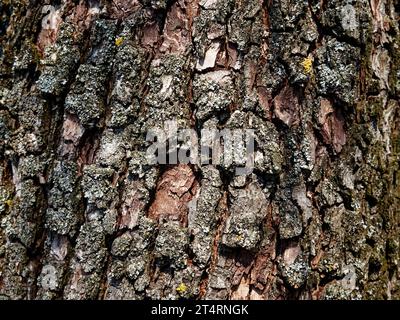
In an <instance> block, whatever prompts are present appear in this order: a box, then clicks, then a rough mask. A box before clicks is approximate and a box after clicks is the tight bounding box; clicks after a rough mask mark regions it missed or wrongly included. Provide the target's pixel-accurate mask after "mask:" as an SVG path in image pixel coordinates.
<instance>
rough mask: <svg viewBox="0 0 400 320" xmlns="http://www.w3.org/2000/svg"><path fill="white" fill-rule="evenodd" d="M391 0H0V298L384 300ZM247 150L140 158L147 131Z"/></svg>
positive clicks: (392, 169)
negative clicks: (190, 131)
mask: <svg viewBox="0 0 400 320" xmlns="http://www.w3.org/2000/svg"><path fill="white" fill-rule="evenodd" d="M399 12H400V5H399V2H398V1H395V0H369V1H368V0H347V1H346V0H332V1H331V0H329V1H328V0H308V1H302V0H265V1H262V0H171V1H169V0H114V1H103V0H92V1H91V0H88V1H83V0H81V1H78V0H58V1H38V0H31V1H27V0H1V3H0V17H1V21H0V43H1V47H0V59H1V65H0V218H1V229H0V295H1V297H3V298H11V299H60V298H62V299H143V298H151V299H153V298H161V299H177V298H200V299H208V298H216V299H356V298H367V299H370V298H377V299H399V298H400V262H399V258H400V257H399V254H400V243H399V241H400V186H399V184H400V174H399V155H400V136H399V129H400V108H399V95H400V82H399V78H400V33H399ZM173 118H177V119H178V120H179V123H180V126H183V127H189V128H196V130H200V129H202V128H207V127H218V128H250V127H251V128H254V129H255V130H256V132H257V138H256V146H257V152H258V153H259V154H262V155H263V156H264V157H263V161H261V162H256V167H255V170H254V172H253V173H252V174H251V175H248V176H247V177H236V176H235V174H234V173H233V171H232V168H230V167H224V166H211V165H210V166H201V167H199V166H188V165H184V164H180V165H170V166H149V165H146V162H145V160H144V155H145V151H146V148H147V146H148V144H147V143H146V141H145V136H146V131H147V130H148V128H151V127H153V126H155V125H158V124H161V123H163V122H164V121H166V120H169V119H173Z"/></svg>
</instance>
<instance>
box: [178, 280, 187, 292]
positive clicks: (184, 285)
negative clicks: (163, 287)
mask: <svg viewBox="0 0 400 320" xmlns="http://www.w3.org/2000/svg"><path fill="white" fill-rule="evenodd" d="M186 290H187V287H186V284H184V283H183V282H182V283H181V284H180V285H179V286H178V287H177V288H176V292H178V293H179V294H183V293H185V292H186Z"/></svg>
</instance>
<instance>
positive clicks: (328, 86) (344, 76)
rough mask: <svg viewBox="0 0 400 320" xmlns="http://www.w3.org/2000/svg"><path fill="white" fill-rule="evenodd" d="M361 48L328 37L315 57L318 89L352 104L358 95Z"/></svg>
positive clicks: (321, 92) (322, 92)
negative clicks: (357, 81)
mask: <svg viewBox="0 0 400 320" xmlns="http://www.w3.org/2000/svg"><path fill="white" fill-rule="evenodd" d="M359 56H360V50H359V49H358V48H355V47H353V46H351V45H349V44H347V43H345V42H339V41H338V40H336V39H334V38H329V37H326V39H325V40H324V42H323V45H322V46H321V47H320V48H318V49H317V51H316V57H315V70H316V81H317V84H318V91H319V93H320V94H323V95H334V96H335V97H337V98H338V99H340V100H341V101H343V102H345V103H348V104H351V103H353V102H354V97H356V89H357V88H356V87H355V82H356V80H357V77H358V76H357V75H358V66H357V63H355V61H359Z"/></svg>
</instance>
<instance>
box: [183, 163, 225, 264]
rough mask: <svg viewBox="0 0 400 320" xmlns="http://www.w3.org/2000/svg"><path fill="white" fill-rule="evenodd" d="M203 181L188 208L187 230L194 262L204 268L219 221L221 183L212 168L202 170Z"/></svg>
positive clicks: (216, 172)
mask: <svg viewBox="0 0 400 320" xmlns="http://www.w3.org/2000/svg"><path fill="white" fill-rule="evenodd" d="M202 174H203V179H202V182H201V188H200V191H199V194H198V196H197V197H195V198H194V199H193V200H192V203H191V205H190V206H189V216H188V228H189V230H190V231H191V233H192V234H193V236H194V239H193V241H192V242H191V243H190V247H191V249H192V250H193V253H194V254H195V261H196V263H198V264H199V265H200V266H202V267H204V266H205V265H206V264H207V262H208V261H209V259H210V256H211V247H212V240H213V238H214V234H215V232H216V230H215V229H216V224H217V221H218V219H219V214H218V211H217V207H218V203H219V201H220V199H221V197H222V191H221V186H222V181H221V177H220V173H219V171H218V170H217V169H216V168H214V167H213V166H207V167H203V168H202Z"/></svg>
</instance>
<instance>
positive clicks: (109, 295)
mask: <svg viewBox="0 0 400 320" xmlns="http://www.w3.org/2000/svg"><path fill="white" fill-rule="evenodd" d="M138 298H139V297H138V296H137V295H136V294H135V290H134V287H133V285H132V284H131V283H130V282H129V281H128V280H127V279H122V280H121V281H113V282H112V283H111V284H110V285H109V286H108V287H107V291H106V293H105V295H104V299H105V300H137V299H138Z"/></svg>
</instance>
